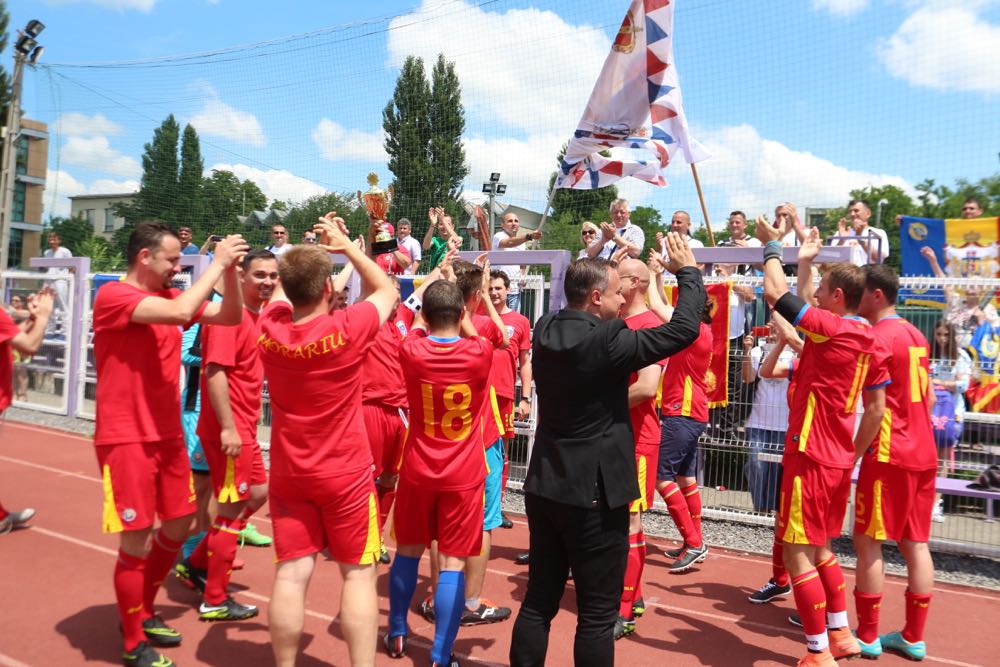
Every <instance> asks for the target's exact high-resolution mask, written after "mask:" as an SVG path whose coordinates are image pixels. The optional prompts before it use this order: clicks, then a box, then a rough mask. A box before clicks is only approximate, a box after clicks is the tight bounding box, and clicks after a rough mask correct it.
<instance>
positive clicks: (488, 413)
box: [472, 315, 504, 447]
mask: <svg viewBox="0 0 1000 667" xmlns="http://www.w3.org/2000/svg"><path fill="white" fill-rule="evenodd" d="M472 326H474V327H475V328H476V332H477V333H478V334H479V335H480V336H482V337H483V338H485V339H486V340H487V341H489V342H490V343H491V344H492V345H493V350H494V351H495V352H502V351H503V350H500V349H499V347H500V346H501V345H502V344H503V332H502V331H500V329H499V328H497V325H495V324H494V323H493V320H492V319H490V317H489V315H473V316H472ZM489 366H490V397H489V400H488V401H486V403H484V404H483V410H482V414H481V415H480V417H481V418H482V420H483V437H484V438H485V440H486V446H487V447H489V446H490V445H492V444H493V443H494V442H496V441H497V440H498V439H499V438H500V434H501V433H503V431H504V427H503V418H502V417H501V416H500V405H499V404H498V403H497V391H496V387H495V386H494V385H493V371H492V368H493V358H492V357H491V358H490V362H489Z"/></svg>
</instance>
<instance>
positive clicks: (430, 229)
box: [421, 208, 440, 250]
mask: <svg viewBox="0 0 1000 667" xmlns="http://www.w3.org/2000/svg"><path fill="white" fill-rule="evenodd" d="M439 210H440V209H436V208H429V209H427V220H428V221H429V222H430V224H429V225H428V226H427V231H426V232H424V242H423V243H422V244H421V246H422V247H423V249H424V250H430V249H431V245H432V243H431V241H432V240H433V239H434V228H435V227H437V221H438V211H439Z"/></svg>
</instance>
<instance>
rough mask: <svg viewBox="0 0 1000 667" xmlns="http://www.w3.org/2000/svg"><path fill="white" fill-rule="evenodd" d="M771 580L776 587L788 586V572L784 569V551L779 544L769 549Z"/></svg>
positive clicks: (776, 543)
mask: <svg viewBox="0 0 1000 667" xmlns="http://www.w3.org/2000/svg"><path fill="white" fill-rule="evenodd" d="M771 578H772V579H774V583H775V584H776V585H778V586H787V585H788V570H786V569H785V550H784V549H783V548H782V546H781V542H775V543H774V545H773V546H772V547H771Z"/></svg>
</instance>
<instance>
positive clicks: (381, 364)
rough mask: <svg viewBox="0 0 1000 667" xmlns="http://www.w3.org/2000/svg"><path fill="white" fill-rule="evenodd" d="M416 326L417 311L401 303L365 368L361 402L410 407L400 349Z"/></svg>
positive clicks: (382, 330)
mask: <svg viewBox="0 0 1000 667" xmlns="http://www.w3.org/2000/svg"><path fill="white" fill-rule="evenodd" d="M412 325H413V311H412V310H410V309H409V308H407V307H406V306H404V305H402V304H400V306H399V307H398V308H396V314H395V315H394V316H393V317H391V318H390V319H389V320H388V321H387V322H386V323H385V324H383V325H382V326H380V327H379V329H378V333H377V334H375V341H374V342H373V343H372V346H371V347H370V348H368V352H367V353H366V354H365V359H364V361H363V362H362V368H361V402H362V403H379V404H381V405H388V406H391V407H394V408H405V407H406V385H405V384H403V371H402V369H401V368H400V365H399V363H400V362H399V346H400V344H401V343H402V342H403V339H404V338H406V334H407V333H409V331H410V327H411V326H412Z"/></svg>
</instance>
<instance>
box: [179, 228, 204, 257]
mask: <svg viewBox="0 0 1000 667" xmlns="http://www.w3.org/2000/svg"><path fill="white" fill-rule="evenodd" d="M191 237H192V234H191V228H190V227H181V228H180V229H178V230H177V238H179V239H180V241H181V254H182V255H197V254H198V253H199V252H200V249H199V248H198V246H196V245H195V244H194V243H193V242H192V241H191Z"/></svg>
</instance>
